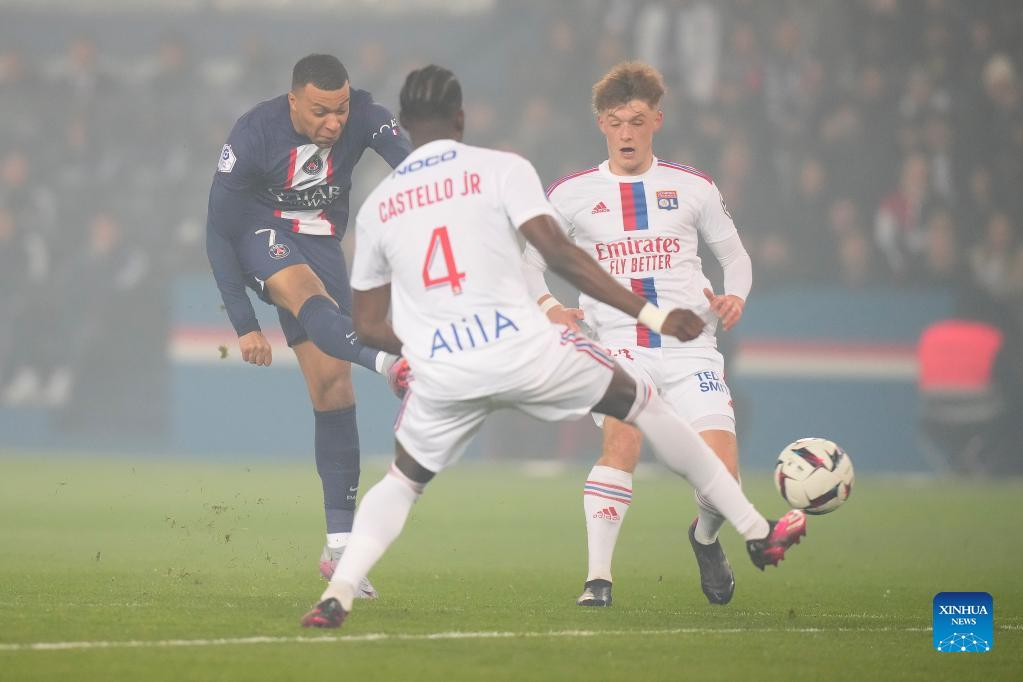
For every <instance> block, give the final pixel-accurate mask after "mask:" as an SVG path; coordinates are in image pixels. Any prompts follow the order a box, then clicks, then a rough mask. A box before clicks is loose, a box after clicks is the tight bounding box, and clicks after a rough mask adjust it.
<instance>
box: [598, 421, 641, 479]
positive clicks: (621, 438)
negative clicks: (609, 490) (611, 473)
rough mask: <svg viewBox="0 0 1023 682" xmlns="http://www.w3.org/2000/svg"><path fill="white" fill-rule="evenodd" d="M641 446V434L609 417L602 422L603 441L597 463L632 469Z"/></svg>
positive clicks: (634, 467)
mask: <svg viewBox="0 0 1023 682" xmlns="http://www.w3.org/2000/svg"><path fill="white" fill-rule="evenodd" d="M642 447H643V434H642V433H640V431H639V430H638V429H637V428H635V427H633V426H629V425H628V424H625V423H623V422H620V421H618V420H611V419H610V418H609V419H608V420H606V421H605V422H604V442H603V449H602V452H601V455H600V459H599V460H598V461H597V464H599V465H601V466H607V467H611V468H613V469H619V470H620V471H629V472H631V471H634V470H635V469H636V464H637V463H638V462H639V456H640V453H641V452H642Z"/></svg>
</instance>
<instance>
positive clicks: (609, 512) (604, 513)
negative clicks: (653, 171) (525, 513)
mask: <svg viewBox="0 0 1023 682" xmlns="http://www.w3.org/2000/svg"><path fill="white" fill-rule="evenodd" d="M605 210H606V209H605ZM593 518H595V519H607V520H608V521H621V520H622V517H620V516H618V510H617V509H615V508H614V507H604V508H603V509H601V510H600V511H599V512H597V513H596V514H594V515H593Z"/></svg>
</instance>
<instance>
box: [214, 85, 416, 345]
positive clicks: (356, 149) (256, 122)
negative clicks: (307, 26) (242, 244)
mask: <svg viewBox="0 0 1023 682" xmlns="http://www.w3.org/2000/svg"><path fill="white" fill-rule="evenodd" d="M349 106H350V113H349V116H348V121H347V123H346V124H345V126H344V129H343V130H342V133H341V138H340V139H339V140H338V141H337V143H335V144H334V145H333V146H331V147H329V148H323V149H321V148H320V147H318V146H317V145H315V144H313V143H312V142H311V141H310V140H309V138H307V137H306V136H304V135H301V134H300V133H298V132H296V131H295V128H294V126H293V125H292V123H291V115H290V111H289V106H288V96H287V95H281V96H280V97H275V98H274V99H271V100H267V101H266V102H262V103H260V104H257V105H256V106H255V107H253V108H252V109H251V110H250V111H249V112H247V113H246V114H245V115H243V116H242V117H241V118H240V119H238V122H237V123H235V126H234V128H233V129H232V130H231V134H230V135H229V136H228V140H227V144H225V145H224V148H223V150H222V151H221V155H220V161H219V163H218V165H217V172H216V173H215V174H214V177H213V186H212V187H211V188H210V200H209V212H208V214H207V221H206V232H207V234H206V239H207V255H208V256H209V258H210V264H211V265H212V267H213V274H214V276H215V277H216V280H217V285H218V287H219V288H220V291H221V294H222V296H223V299H224V305H225V307H226V309H227V313H228V317H229V318H230V319H231V323H232V324H233V325H234V328H235V331H236V332H238V334H239V335H242V334H246V333H248V332H251V331H255V330H258V329H259V324H258V323H257V322H256V316H255V311H253V309H252V304H251V303H250V302H249V299H248V296H247V295H246V293H245V286H246V284H249V285H252V281H253V277H254V276H257V278H258V276H260V275H258V273H254V272H247V271H246V269H245V268H243V264H242V263H240V262H239V258H238V249H237V240H239V239H241V238H242V237H243V236H246V235H249V234H251V233H252V232H253V231H255V230H266V229H267V228H270V229H272V230H275V231H278V232H282V231H284V232H293V233H298V234H302V235H315V236H333V237H335V238H336V239H341V237H342V236H344V233H345V229H346V228H347V225H348V211H349V206H348V201H349V193H350V192H351V188H352V170H353V169H354V168H355V164H356V163H357V162H358V161H359V159H360V158H361V157H362V153H363V152H364V151H366V149H367V148H371V149H373V150H375V151H376V152H377V153H378V154H379V155H380V156H381V157H382V158H383V159H384V160H385V161H387V162H388V164H390V166H391V167H392V168H393V167H394V166H396V165H397V164H398V163H400V162H401V161H402V160H403V159H404V158H405V157H406V156H407V155H408V153H409V151H410V150H411V147H410V145H409V142H408V140H407V139H406V138H405V136H404V135H402V134H401V132H400V130H399V129H398V124H397V122H396V121H395V120H394V117H393V116H392V115H391V112H389V111H388V110H387V109H386V108H385V107H383V106H381V105H379V104H377V103H376V102H374V101H373V97H372V96H371V95H370V94H369V93H368V92H366V91H365V90H356V89H352V91H351V99H350V104H349ZM271 234H272V233H271ZM338 257H339V259H340V258H341V256H340V252H339V256H338ZM339 262H340V265H343V261H339ZM249 269H251V268H249Z"/></svg>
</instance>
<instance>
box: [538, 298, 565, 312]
mask: <svg viewBox="0 0 1023 682" xmlns="http://www.w3.org/2000/svg"><path fill="white" fill-rule="evenodd" d="M559 305H561V301H559V300H558V299H556V298H554V297H553V296H548V297H547V298H545V299H544V300H543V303H541V304H540V310H541V311H542V312H543V313H546V312H547V311H548V310H550V309H551V308H554V307H556V306H559Z"/></svg>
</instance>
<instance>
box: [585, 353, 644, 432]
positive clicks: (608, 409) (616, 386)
mask: <svg viewBox="0 0 1023 682" xmlns="http://www.w3.org/2000/svg"><path fill="white" fill-rule="evenodd" d="M636 390H637V387H636V381H635V379H633V378H632V377H631V376H629V374H628V373H627V372H626V371H625V370H624V369H622V368H621V367H618V366H617V365H616V366H615V369H614V376H613V377H612V378H611V384H610V385H609V386H608V387H607V391H606V392H605V393H604V397H603V398H601V399H600V402H599V403H597V404H596V405H595V406H594V407H593V411H594V412H599V413H600V414H606V415H608V416H610V417H614V418H615V419H622V420H624V419H625V417H626V416H627V415H628V414H629V410H630V409H631V408H632V404H633V403H634V402H635V401H636Z"/></svg>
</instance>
